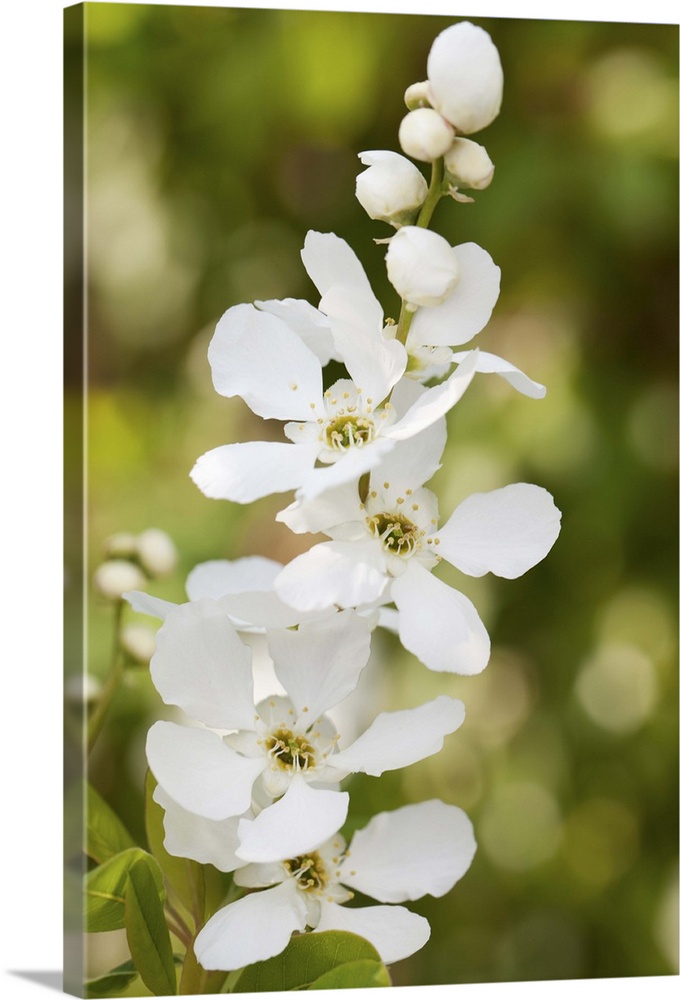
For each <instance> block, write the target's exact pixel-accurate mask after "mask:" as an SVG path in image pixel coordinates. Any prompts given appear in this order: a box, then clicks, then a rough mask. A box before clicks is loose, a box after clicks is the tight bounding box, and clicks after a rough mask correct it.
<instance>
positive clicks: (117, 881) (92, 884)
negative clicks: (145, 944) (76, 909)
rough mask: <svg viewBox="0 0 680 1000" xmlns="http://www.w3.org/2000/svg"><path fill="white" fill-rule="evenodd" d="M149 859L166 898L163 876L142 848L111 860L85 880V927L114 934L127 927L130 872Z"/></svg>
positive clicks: (89, 873) (160, 890)
mask: <svg viewBox="0 0 680 1000" xmlns="http://www.w3.org/2000/svg"><path fill="white" fill-rule="evenodd" d="M140 859H146V861H147V862H148V864H149V866H150V869H151V872H152V875H153V879H154V882H155V885H156V889H157V891H158V894H159V895H160V896H161V897H163V896H164V891H165V890H164V887H163V875H162V873H161V870H160V868H159V866H158V863H157V861H156V860H155V859H154V858H152V857H151V855H150V854H147V852H146V851H143V850H142V849H141V847H132V848H130V849H129V850H127V851H122V852H121V853H120V854H116V855H115V857H113V858H109V860H108V861H106V862H105V863H104V864H103V865H99V867H98V868H93V869H92V871H91V872H88V873H87V875H86V876H85V927H86V930H88V931H90V932H91V933H94V932H96V931H115V930H120V929H121V928H123V927H125V893H126V892H127V884H128V877H129V874H130V869H131V868H132V866H133V865H134V864H135V862H137V861H139V860H140Z"/></svg>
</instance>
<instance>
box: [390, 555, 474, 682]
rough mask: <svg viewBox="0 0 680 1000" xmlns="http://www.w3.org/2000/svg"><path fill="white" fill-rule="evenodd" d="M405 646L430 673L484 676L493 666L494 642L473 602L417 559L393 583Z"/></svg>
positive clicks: (401, 634) (400, 633)
mask: <svg viewBox="0 0 680 1000" xmlns="http://www.w3.org/2000/svg"><path fill="white" fill-rule="evenodd" d="M392 597H393V599H394V603H395V604H396V605H397V608H398V610H399V638H400V639H401V642H402V645H403V646H405V647H406V649H408V650H409V652H411V653H413V654H414V655H415V656H417V657H418V659H419V660H420V661H421V662H422V663H424V664H425V666H426V667H429V668H430V670H439V671H447V672H450V673H455V674H478V673H479V672H480V671H481V670H483V669H484V667H485V666H486V665H487V663H488V662H489V655H490V651H491V644H490V641H489V636H488V633H487V631H486V629H485V628H484V625H483V624H482V621H481V619H480V617H479V615H478V614H477V611H476V609H475V607H474V605H473V604H472V602H471V601H469V600H468V599H467V597H465V596H464V595H463V594H461V593H459V592H458V591H457V590H454V589H453V587H448V586H447V585H446V584H445V583H442V581H441V580H438V579H437V578H436V577H434V576H432V574H431V573H430V572H429V570H427V569H425V568H424V567H423V566H420V565H419V564H418V563H417V562H416V561H415V560H414V559H412V560H411V561H410V563H409V567H408V570H407V572H406V573H404V574H403V575H402V576H400V577H399V578H398V579H396V580H394V582H393V583H392Z"/></svg>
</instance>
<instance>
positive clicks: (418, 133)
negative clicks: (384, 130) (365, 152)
mask: <svg viewBox="0 0 680 1000" xmlns="http://www.w3.org/2000/svg"><path fill="white" fill-rule="evenodd" d="M455 134H456V133H455V132H454V131H453V129H452V128H451V126H450V125H449V123H448V122H447V121H445V120H444V119H443V118H442V116H441V115H440V114H439V112H438V111H434V110H433V109H432V108H416V110H415V111H409V113H408V114H407V115H406V117H405V118H404V119H402V122H401V125H400V126H399V145H400V146H401V148H402V149H403V150H404V152H405V153H406V154H407V156H412V157H413V159H414V160H424V161H425V162H426V163H432V161H433V160H438V159H439V157H440V156H443V155H444V153H445V152H446V150H447V149H448V148H449V146H450V145H451V143H452V142H453V138H454V136H455Z"/></svg>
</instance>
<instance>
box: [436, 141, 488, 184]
mask: <svg viewBox="0 0 680 1000" xmlns="http://www.w3.org/2000/svg"><path fill="white" fill-rule="evenodd" d="M444 165H445V167H446V172H447V174H449V178H450V180H451V183H452V184H453V186H454V187H455V188H459V187H462V188H471V189H472V190H473V191H483V190H484V188H487V187H488V186H489V184H490V183H491V181H492V180H493V174H494V165H493V163H492V162H491V157H490V156H489V154H488V153H487V151H486V150H485V149H484V146H480V144H479V143H478V142H474V141H473V140H472V139H464V138H462V136H459V137H457V138H456V139H454V140H453V144H452V145H451V147H450V149H449V150H448V152H447V153H446V154H445V156H444Z"/></svg>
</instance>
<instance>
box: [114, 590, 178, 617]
mask: <svg viewBox="0 0 680 1000" xmlns="http://www.w3.org/2000/svg"><path fill="white" fill-rule="evenodd" d="M123 597H124V598H125V600H126V601H127V602H128V604H129V605H130V607H131V608H132V610H133V611H139V613H140V614H142V615H151V617H152V618H166V617H167V616H168V615H169V614H170V612H171V611H174V610H175V608H177V607H179V605H178V604H173V603H172V601H164V600H163V599H162V598H161V597H153V596H152V595H151V594H145V593H144V591H143V590H130V591H128V592H127V593H126V594H123Z"/></svg>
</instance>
